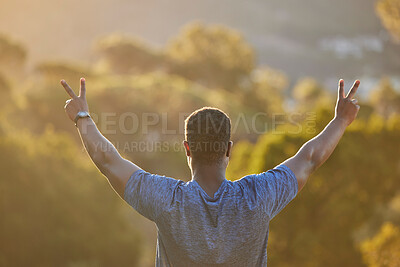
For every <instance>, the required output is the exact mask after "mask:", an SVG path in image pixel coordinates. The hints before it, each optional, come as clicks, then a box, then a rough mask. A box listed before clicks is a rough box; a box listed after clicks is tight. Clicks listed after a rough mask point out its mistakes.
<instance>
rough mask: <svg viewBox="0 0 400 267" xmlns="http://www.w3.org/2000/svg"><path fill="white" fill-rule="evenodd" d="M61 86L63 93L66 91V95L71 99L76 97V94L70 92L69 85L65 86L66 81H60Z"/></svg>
mask: <svg viewBox="0 0 400 267" xmlns="http://www.w3.org/2000/svg"><path fill="white" fill-rule="evenodd" d="M61 85H62V86H63V87H64V89H65V91H67V93H68V94H69V96H70V97H71V98H76V97H77V96H76V94H75V93H74V91H73V90H72V88H71V87H69V85H68V84H67V82H66V81H64V80H61Z"/></svg>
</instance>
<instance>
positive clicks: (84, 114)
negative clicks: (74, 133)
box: [74, 111, 90, 127]
mask: <svg viewBox="0 0 400 267" xmlns="http://www.w3.org/2000/svg"><path fill="white" fill-rule="evenodd" d="M81 118H90V114H89V112H87V111H79V112H78V113H77V114H76V116H75V119H74V123H75V126H76V127H78V124H77V123H78V120H79V119H81Z"/></svg>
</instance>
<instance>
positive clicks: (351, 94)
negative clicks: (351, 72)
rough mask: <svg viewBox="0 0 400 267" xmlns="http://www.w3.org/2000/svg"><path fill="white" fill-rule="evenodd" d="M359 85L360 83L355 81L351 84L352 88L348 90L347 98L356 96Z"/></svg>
mask: <svg viewBox="0 0 400 267" xmlns="http://www.w3.org/2000/svg"><path fill="white" fill-rule="evenodd" d="M359 85H360V81H359V80H356V81H355V82H354V84H353V87H352V88H351V89H350V91H349V93H348V94H347V96H346V97H347V98H350V99H351V98H353V96H354V95H355V94H356V92H357V89H358V86H359Z"/></svg>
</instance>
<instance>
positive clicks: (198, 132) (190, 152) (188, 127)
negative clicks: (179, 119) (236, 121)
mask: <svg viewBox="0 0 400 267" xmlns="http://www.w3.org/2000/svg"><path fill="white" fill-rule="evenodd" d="M230 138H231V120H230V118H229V117H228V115H226V114H225V112H223V111H222V110H220V109H217V108H212V107H204V108H201V109H198V110H196V111H194V112H193V113H192V114H190V116H189V117H187V119H186V121H185V141H184V146H185V149H186V155H187V156H188V157H189V158H190V159H191V160H193V162H196V164H202V165H220V164H222V163H226V164H227V162H228V160H229V155H230V150H231V146H232V142H231V141H230Z"/></svg>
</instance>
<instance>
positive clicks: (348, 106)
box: [335, 80, 360, 126]
mask: <svg viewBox="0 0 400 267" xmlns="http://www.w3.org/2000/svg"><path fill="white" fill-rule="evenodd" d="M359 85H360V81H359V80H356V81H355V82H354V84H353V87H352V88H351V89H350V91H349V92H348V94H347V95H346V96H345V94H344V81H343V80H340V81H339V86H338V98H337V102H336V109H335V117H336V118H338V119H341V120H343V121H344V122H345V123H346V125H347V126H348V125H350V124H351V123H352V122H353V121H354V119H355V118H356V117H357V113H358V111H359V110H360V106H359V105H358V104H357V99H354V98H353V97H354V95H355V94H356V92H357V89H358V86H359Z"/></svg>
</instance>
